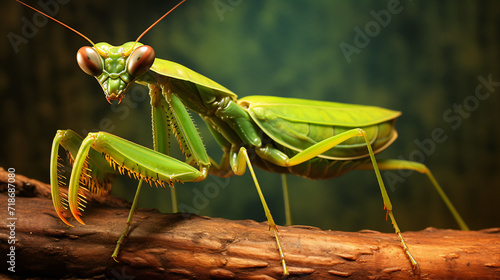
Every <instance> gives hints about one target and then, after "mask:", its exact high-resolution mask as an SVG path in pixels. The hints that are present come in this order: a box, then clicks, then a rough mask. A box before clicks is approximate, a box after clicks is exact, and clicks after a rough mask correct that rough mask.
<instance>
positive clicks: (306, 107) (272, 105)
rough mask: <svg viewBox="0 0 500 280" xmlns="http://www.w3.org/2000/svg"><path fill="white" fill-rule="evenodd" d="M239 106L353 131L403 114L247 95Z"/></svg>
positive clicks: (298, 120)
mask: <svg viewBox="0 0 500 280" xmlns="http://www.w3.org/2000/svg"><path fill="white" fill-rule="evenodd" d="M238 103H239V104H240V105H243V106H245V105H246V106H248V107H249V108H251V110H252V111H254V112H258V111H265V112H268V113H269V112H271V113H272V114H273V115H275V116H277V117H279V118H282V119H285V120H289V121H294V122H305V123H315V124H322V125H338V126H345V127H353V128H354V127H363V126H370V125H374V124H378V123H381V122H385V121H388V120H392V119H395V118H397V117H399V116H400V115H401V112H398V111H393V110H388V109H384V108H379V107H374V106H363V105H352V104H344V103H336V102H326V101H315V100H307V99H297V98H283V97H274V96H258V95H256V96H247V97H245V98H242V99H240V100H239V102H238Z"/></svg>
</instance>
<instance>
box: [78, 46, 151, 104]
mask: <svg viewBox="0 0 500 280" xmlns="http://www.w3.org/2000/svg"><path fill="white" fill-rule="evenodd" d="M76 60H77V62H78V65H79V66H80V68H81V69H82V70H83V72H85V73H87V74H89V75H90V76H94V77H95V78H96V79H97V81H99V84H101V87H102V89H103V91H104V94H105V95H106V99H107V100H108V102H110V103H111V100H119V102H121V101H122V99H123V97H124V95H125V92H126V91H127V90H128V89H129V87H130V85H132V83H133V82H134V81H135V79H137V77H139V76H141V75H143V74H145V73H146V72H147V71H148V70H149V68H150V67H151V65H153V62H154V60H155V52H154V50H153V48H152V47H150V46H146V45H143V44H141V43H139V42H128V43H125V44H123V45H122V46H118V47H115V46H111V45H110V44H108V43H98V44H95V45H94V47H88V46H85V47H81V48H80V49H79V50H78V52H77V54H76Z"/></svg>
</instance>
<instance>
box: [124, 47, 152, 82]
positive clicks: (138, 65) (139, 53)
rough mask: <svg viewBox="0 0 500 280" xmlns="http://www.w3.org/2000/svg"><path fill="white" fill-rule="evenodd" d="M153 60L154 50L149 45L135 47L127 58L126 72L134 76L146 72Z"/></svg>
mask: <svg viewBox="0 0 500 280" xmlns="http://www.w3.org/2000/svg"><path fill="white" fill-rule="evenodd" d="M154 61H155V51H154V50H153V48H152V47H150V46H145V45H144V46H140V47H138V48H137V49H135V50H134V51H133V52H132V54H131V55H130V58H129V60H128V66H127V70H128V73H129V74H130V75H132V76H134V77H139V76H140V75H142V74H144V73H146V72H147V71H148V70H149V68H151V65H153V62H154Z"/></svg>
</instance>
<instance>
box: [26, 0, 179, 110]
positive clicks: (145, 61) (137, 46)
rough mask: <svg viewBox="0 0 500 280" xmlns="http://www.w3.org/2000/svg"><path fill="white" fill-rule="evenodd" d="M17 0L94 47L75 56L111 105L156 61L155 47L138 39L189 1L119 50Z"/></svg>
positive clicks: (87, 48)
mask: <svg viewBox="0 0 500 280" xmlns="http://www.w3.org/2000/svg"><path fill="white" fill-rule="evenodd" d="M16 1H17V2H19V3H21V4H23V5H24V6H26V7H28V8H30V9H32V10H35V11H37V12H38V13H40V14H42V15H44V16H46V17H47V18H50V19H51V20H53V21H55V22H57V23H59V24H61V25H62V26H64V27H66V28H68V29H69V30H71V31H73V32H75V33H76V34H78V35H80V36H81V37H83V38H84V39H85V40H87V41H89V42H90V44H92V47H88V46H85V47H81V48H80V49H79V50H78V52H77V54H76V60H77V62H78V65H79V66H80V68H82V70H83V72H85V73H87V74H89V75H91V76H94V77H95V78H96V79H97V80H98V81H99V83H100V84H101V87H102V89H103V90H104V94H105V95H106V99H107V100H108V102H109V103H111V100H118V101H119V102H121V101H122V99H123V97H124V96H125V95H124V94H125V92H126V91H127V90H128V89H129V87H130V85H132V83H133V82H134V81H135V79H137V77H139V76H141V75H143V74H145V73H146V72H147V71H148V70H149V68H150V67H151V65H153V62H154V61H155V52H154V50H153V48H151V47H150V46H146V45H143V44H141V43H139V40H140V39H141V38H142V36H144V35H145V34H146V33H147V32H148V31H149V30H150V29H151V28H153V26H155V25H156V24H157V23H158V22H160V21H161V20H162V19H163V18H165V17H166V16H167V15H168V14H169V13H170V12H172V11H173V10H175V8H177V7H178V6H179V5H180V4H182V3H184V2H185V1H186V0H182V1H181V2H179V3H178V4H177V5H175V6H174V7H173V8H172V9H170V10H169V11H168V12H166V13H165V14H164V15H163V16H161V17H160V18H159V19H158V20H157V21H155V22H154V23H153V24H152V25H151V26H149V27H148V28H147V29H146V30H145V31H144V32H142V34H141V35H139V37H138V38H137V40H135V42H128V43H125V44H123V45H122V46H118V47H115V46H111V45H110V44H108V43H98V44H94V42H92V41H91V40H90V39H89V38H87V37H86V36H85V35H83V34H82V33H80V32H78V31H76V30H75V29H73V28H71V27H70V26H68V25H66V24H64V23H62V22H61V21H59V20H57V19H55V18H53V17H51V16H49V15H47V14H45V13H43V12H41V11H39V10H37V9H35V8H33V7H31V6H30V5H28V4H26V3H23V2H21V1H20V0H16Z"/></svg>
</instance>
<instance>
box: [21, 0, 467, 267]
mask: <svg viewBox="0 0 500 280" xmlns="http://www.w3.org/2000/svg"><path fill="white" fill-rule="evenodd" d="M16 1H17V2H19V3H21V4H23V5H25V6H27V7H29V8H31V9H33V10H35V11H38V10H36V9H35V8H33V7H31V6H29V5H27V4H24V3H22V2H21V1H19V0H16ZM184 1H185V0H183V1H181V2H180V3H179V4H177V5H176V6H175V7H174V8H172V9H171V10H170V11H168V12H167V13H165V14H164V15H163V16H162V17H161V18H160V19H158V20H157V21H156V22H155V23H153V24H152V25H151V26H150V27H149V28H148V29H146V30H145V31H144V32H143V33H142V34H141V35H140V36H139V37H138V38H137V40H136V41H134V42H127V43H125V44H123V45H121V46H111V45H110V44H108V43H104V42H102V43H97V44H94V43H93V42H92V41H91V40H90V39H88V38H87V37H86V36H84V35H83V34H81V33H79V32H78V31H76V30H74V29H73V28H71V27H69V26H67V25H65V24H64V23H62V22H60V21H58V20H56V19H54V18H52V17H50V16H48V15H46V14H44V13H42V12H40V11H38V12H40V13H41V14H43V15H45V16H46V17H48V18H50V19H52V20H54V21H56V22H58V23H60V24H61V25H63V26H65V27H67V28H69V29H70V30H72V31H74V32H75V33H77V34H78V35H80V36H82V37H83V38H84V39H86V40H87V41H88V42H90V44H91V45H92V47H89V46H85V47H82V48H80V50H78V52H77V62H78V64H79V66H80V68H81V69H82V70H83V71H84V72H85V73H87V74H89V75H90V76H93V77H95V78H96V79H97V81H98V82H99V84H100V85H101V86H102V89H103V91H104V94H105V97H106V99H107V101H108V102H110V103H111V102H112V101H115V100H117V101H118V102H121V101H122V99H123V98H124V97H125V95H126V93H127V90H128V89H129V88H130V86H131V85H132V84H133V83H138V84H141V85H145V86H148V87H149V95H150V98H151V110H152V129H153V143H154V145H153V147H154V149H149V148H146V147H143V146H140V145H138V144H135V143H132V142H130V141H127V140H125V139H123V138H120V137H118V136H115V135H112V134H109V133H106V132H96V133H89V134H88V135H87V136H86V137H85V138H83V137H81V136H79V135H78V134H76V133H75V132H73V131H71V130H59V131H57V133H56V136H55V138H54V141H53V144H52V153H51V163H50V167H51V171H50V173H51V174H50V178H51V192H52V201H53V204H54V208H55V210H56V212H57V215H58V216H59V218H60V219H61V220H62V221H63V222H64V223H66V224H67V225H70V226H71V224H70V223H69V222H68V221H67V219H66V218H65V216H64V213H65V210H68V209H69V211H70V213H71V215H72V216H73V217H74V218H75V219H76V220H77V221H78V222H79V223H81V224H84V222H83V221H82V219H81V218H80V216H81V215H82V211H83V207H84V204H85V195H84V191H90V192H94V193H97V194H107V193H108V192H109V191H110V189H111V181H112V178H113V177H114V176H115V175H116V174H118V173H119V174H125V173H126V174H128V175H129V176H131V177H134V178H136V179H137V180H138V181H139V183H138V186H137V190H136V194H135V197H134V200H133V203H132V207H131V209H130V213H129V217H128V219H127V222H126V227H125V230H124V231H123V233H122V235H121V237H120V238H119V240H118V241H117V245H116V248H115V250H114V252H113V254H112V257H113V258H114V259H115V260H116V259H117V258H118V255H119V249H120V246H121V244H122V243H123V242H124V239H125V237H126V236H127V234H128V232H129V230H130V225H131V223H132V217H133V214H134V211H135V209H136V207H137V199H138V197H139V194H140V190H141V187H142V184H143V182H144V181H146V182H147V183H149V184H155V185H160V186H162V187H165V186H167V185H169V186H171V187H172V188H171V189H172V190H173V183H174V182H178V181H180V182H197V181H202V180H204V179H205V178H206V177H207V175H209V174H211V175H216V176H221V177H224V176H232V175H242V174H244V173H245V171H246V169H247V168H248V170H249V172H250V173H251V175H252V179H253V182H254V184H255V187H256V189H257V192H258V195H259V198H260V200H261V203H262V206H263V208H264V212H265V215H266V218H267V221H268V223H269V228H270V230H272V231H273V233H274V238H275V239H276V244H277V253H278V254H279V256H280V259H281V265H282V267H283V274H284V275H287V274H288V269H287V265H286V260H285V254H284V251H286V250H283V248H282V247H283V246H282V245H281V242H280V238H279V236H278V234H277V230H278V228H277V225H276V224H275V222H274V220H273V217H272V216H271V213H270V211H269V208H268V206H267V203H266V201H265V199H264V195H263V193H262V191H261V189H260V186H259V183H258V181H257V178H256V176H255V172H254V170H253V165H256V166H258V167H260V168H261V169H263V170H266V171H270V172H277V173H281V174H295V175H298V176H302V177H306V178H310V179H329V178H334V177H338V176H341V175H343V174H345V173H347V172H349V171H351V170H373V171H374V172H375V174H376V178H377V181H378V185H379V188H380V191H381V194H382V199H383V203H384V208H385V210H386V211H387V212H386V219H387V218H390V219H391V222H392V225H393V227H394V229H395V232H396V234H397V235H398V237H399V240H400V241H401V245H402V247H403V250H404V252H405V254H406V255H407V257H408V259H409V260H410V262H411V265H412V268H413V270H414V271H416V272H417V273H418V272H419V270H420V268H419V265H418V263H417V261H416V260H415V258H414V257H413V255H412V254H411V253H410V249H409V248H408V246H407V244H406V242H405V241H404V238H403V236H402V234H401V231H400V229H399V227H398V225H397V223H396V219H395V217H394V213H393V208H392V204H391V201H390V199H389V196H388V194H387V190H386V188H385V186H384V182H383V181H382V177H381V175H380V170H396V169H408V170H414V171H418V172H420V173H423V174H426V175H427V177H428V178H429V180H430V181H431V183H432V185H433V186H434V187H435V189H436V190H437V192H438V193H439V195H440V196H441V198H442V199H443V201H444V202H445V204H446V205H447V207H448V208H449V210H450V211H451V213H452V215H453V216H454V218H455V219H456V221H457V223H458V224H459V226H460V228H461V229H463V230H468V227H467V225H466V224H465V222H464V221H463V219H462V218H461V217H460V215H459V214H458V212H457V211H456V209H455V207H454V206H453V205H452V203H451V202H450V200H449V199H448V197H447V196H446V194H445V193H444V192H443V190H442V188H441V187H440V185H439V184H438V183H437V181H436V179H435V178H434V176H433V175H432V173H431V172H430V170H429V169H428V168H427V167H426V166H425V165H424V164H421V163H417V162H411V161H405V160H378V161H377V160H376V159H375V154H377V153H379V152H381V151H383V150H384V149H386V148H387V147H388V146H389V145H390V144H391V143H393V142H394V141H395V139H396V138H397V132H396V130H395V127H394V124H395V121H396V119H397V118H398V117H399V116H400V115H401V113H400V112H397V111H393V110H388V109H383V108H379V107H372V106H363V105H350V104H341V103H334V102H325V101H312V100H305V99H294V98H279V97H271V96H248V97H245V98H242V99H237V95H236V94H234V93H233V92H231V91H230V90H228V89H226V88H225V87H223V86H221V85H219V84H218V83H216V82H214V81H212V80H210V79H208V78H206V77H205V76H202V75H200V74H198V73H196V72H194V71H192V70H190V69H188V68H186V67H184V66H182V65H180V64H177V63H174V62H171V61H167V60H163V59H159V58H156V57H155V53H154V50H153V48H152V47H150V46H147V45H143V44H141V43H140V42H139V40H140V39H141V38H142V37H143V35H144V34H146V33H147V32H148V31H149V30H150V29H151V28H152V27H153V26H154V25H156V24H157V23H158V22H160V21H161V20H162V19H163V18H164V17H165V16H166V15H168V14H169V13H170V12H171V11H173V10H174V9H175V8H177V7H178V6H179V5H180V4H182V3H183V2H184ZM187 109H189V110H191V111H193V112H195V113H197V114H199V115H200V116H201V117H202V119H203V120H204V121H205V123H206V124H207V126H208V128H209V129H210V131H211V133H212V135H213V137H214V138H215V139H216V140H217V142H218V144H219V145H220V146H221V148H222V150H223V153H224V154H223V156H222V159H221V161H220V162H218V163H217V162H216V161H214V160H213V159H212V158H210V157H209V156H208V154H207V152H206V150H205V148H204V145H203V142H202V141H201V138H200V135H199V134H198V131H197V129H196V127H195V125H194V123H193V121H192V119H191V117H190V116H189V113H188V111H187ZM172 133H173V134H174V135H175V136H176V138H177V141H178V143H179V145H180V147H181V150H182V152H183V153H184V155H185V157H186V159H185V161H181V160H178V159H175V158H173V157H171V156H169V146H168V138H169V136H170V134H172ZM60 147H62V148H63V149H64V150H66V151H67V154H68V156H69V157H70V161H71V162H72V163H73V168H72V171H71V176H70V178H69V181H68V180H66V178H64V176H62V175H61V174H60V171H59V169H60V167H61V166H62V163H61V162H60V160H61V158H60V157H59V148H60ZM249 154H251V155H254V156H249ZM66 181H68V182H66ZM66 184H68V194H67V196H66V195H64V193H62V192H60V188H62V187H65V185H66ZM172 197H173V202H172V203H173V208H174V212H176V211H177V210H176V209H177V207H176V200H175V193H174V195H173V196H172Z"/></svg>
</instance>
